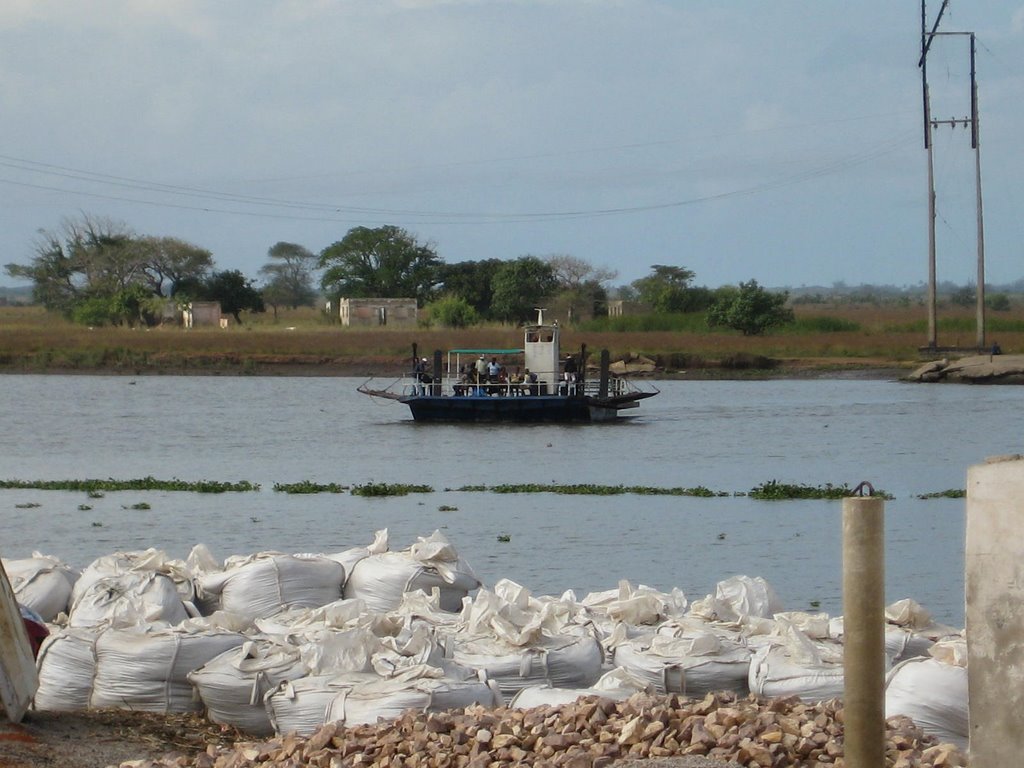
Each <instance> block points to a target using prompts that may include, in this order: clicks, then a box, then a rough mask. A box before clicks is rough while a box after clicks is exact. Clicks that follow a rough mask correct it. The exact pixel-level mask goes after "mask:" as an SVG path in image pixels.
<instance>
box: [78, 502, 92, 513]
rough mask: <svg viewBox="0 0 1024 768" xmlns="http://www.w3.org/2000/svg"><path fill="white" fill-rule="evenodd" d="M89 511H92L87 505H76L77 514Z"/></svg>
mask: <svg viewBox="0 0 1024 768" xmlns="http://www.w3.org/2000/svg"><path fill="white" fill-rule="evenodd" d="M90 509H92V507H91V506H89V505H88V504H79V505H78V511H79V512H88V511H89V510H90Z"/></svg>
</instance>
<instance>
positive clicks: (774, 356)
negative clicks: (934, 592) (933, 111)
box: [0, 306, 1024, 379]
mask: <svg viewBox="0 0 1024 768" xmlns="http://www.w3.org/2000/svg"><path fill="white" fill-rule="evenodd" d="M920 314H921V313H920V311H919V310H918V308H915V307H908V308H899V307H865V306H853V307H851V306H815V307H803V306H802V307H799V308H798V311H797V316H798V323H797V324H796V325H794V326H793V327H792V328H787V329H780V330H778V331H776V332H773V333H771V334H768V335H765V336H743V335H742V334H740V333H737V332H734V331H726V330H721V329H709V328H707V327H706V325H705V324H703V323H701V322H697V321H696V320H693V322H688V323H679V329H678V330H609V329H608V328H607V327H605V326H602V325H600V324H590V325H582V326H578V327H576V326H570V327H566V328H564V329H563V332H562V352H563V353H568V352H578V351H582V348H583V347H584V346H585V347H586V350H587V352H588V355H589V359H590V360H591V361H592V362H593V361H596V359H597V355H598V354H599V353H600V351H601V350H604V349H607V350H608V352H609V354H610V356H611V359H612V360H633V359H637V358H644V359H647V360H650V361H652V362H653V365H654V369H655V370H654V371H653V372H652V373H651V374H648V375H649V376H650V377H652V378H662V379H748V378H809V377H818V378H821V377H844V376H857V377H869V378H899V377H900V376H901V375H902V374H903V373H904V372H906V371H911V370H913V369H914V368H916V367H917V366H918V365H920V363H921V362H923V360H922V359H921V358H920V357H919V351H918V350H919V347H920V345H921V344H922V341H923V339H924V330H923V325H922V320H921V318H920ZM1021 315H1022V316H1021V318H1020V319H1019V320H1018V319H1017V318H1013V317H1006V318H1000V321H999V325H1000V327H999V329H998V331H999V335H998V339H999V343H1000V345H1001V347H1002V349H1003V350H1004V352H1006V353H1007V354H1010V353H1012V352H1013V351H1014V350H1024V309H1022V311H1021ZM243 319H244V320H245V322H244V323H243V324H242V325H234V324H232V325H231V326H229V327H228V328H227V329H220V328H193V329H185V328H180V327H176V326H162V327H157V328H152V329H143V328H134V329H133V328H123V327H117V328H88V327H84V326H80V325H74V324H72V323H69V322H67V321H65V320H63V319H62V318H60V317H59V316H54V315H52V314H49V313H46V312H45V311H43V310H42V309H41V308H39V307H0V373H43V374H45V373H59V374H75V373H85V374H120V375H131V376H142V375H183V374H184V375H257V376H354V377H364V378H370V377H376V378H385V377H388V376H391V377H398V376H400V375H402V374H403V373H404V372H406V370H407V369H408V367H409V361H410V360H411V358H412V354H413V349H414V346H415V349H416V350H417V353H418V354H419V355H422V354H428V355H429V354H430V353H431V352H433V351H434V350H442V351H443V350H448V349H455V348H462V349H512V348H517V347H519V346H520V345H521V344H522V330H521V329H520V328H517V327H515V326H512V325H497V324H495V325H487V326H474V327H471V328H439V327H427V326H416V327H404V328H403V327H392V326H386V327H380V326H375V327H371V328H347V327H342V326H341V325H339V324H337V323H332V322H329V321H328V320H327V319H326V318H325V317H324V316H323V315H322V314H321V313H319V312H318V311H316V310H313V309H309V308H306V309H299V310H294V311H282V312H281V314H280V317H279V318H277V320H276V321H275V320H274V319H273V318H272V317H268V316H265V315H253V316H246V317H244V318H243ZM684 319H685V318H684ZM691 320H692V318H691ZM697 320H699V318H697ZM953 321H956V323H962V322H964V319H963V318H949V323H948V324H946V325H943V326H942V332H943V339H944V340H948V341H949V343H960V342H961V341H963V340H964V339H963V335H962V334H961V333H960V331H958V330H955V331H950V330H947V327H948V328H952V329H957V328H959V325H957V324H956V323H954V322H953ZM993 324H996V321H995V320H993ZM1018 326H1019V327H1020V330H1017V328H1018Z"/></svg>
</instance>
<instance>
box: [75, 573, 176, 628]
mask: <svg viewBox="0 0 1024 768" xmlns="http://www.w3.org/2000/svg"><path fill="white" fill-rule="evenodd" d="M76 593H77V596H76V598H75V600H74V602H73V603H72V604H71V610H70V612H69V614H68V626H71V627H91V626H96V625H98V624H109V625H110V626H119V627H123V626H131V625H135V624H155V623H159V622H162V623H166V624H168V625H174V624H178V623H179V622H181V621H184V620H185V619H187V618H188V617H189V614H188V611H186V609H185V604H184V603H182V601H181V595H180V593H179V591H178V589H177V587H176V586H175V584H174V582H173V581H171V579H170V578H169V577H167V576H164V575H163V574H161V573H157V572H156V571H144V570H139V571H124V572H122V573H120V574H118V575H115V576H101V577H98V578H90V580H89V583H88V585H87V586H86V587H85V588H84V589H77V585H76Z"/></svg>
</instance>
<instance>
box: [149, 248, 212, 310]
mask: <svg viewBox="0 0 1024 768" xmlns="http://www.w3.org/2000/svg"><path fill="white" fill-rule="evenodd" d="M140 247H141V248H142V249H143V250H144V253H145V261H144V264H143V269H142V271H143V274H144V276H145V280H146V282H147V284H148V285H149V288H150V290H151V291H152V292H153V295H154V296H166V297H168V298H171V297H174V296H177V295H178V294H179V292H180V291H181V290H182V289H183V288H186V289H187V288H188V287H189V286H193V285H194V284H195V283H196V282H202V281H203V280H204V279H206V277H207V276H208V275H209V274H210V270H211V269H213V255H212V254H211V253H210V252H209V251H208V250H206V249H205V248H200V247H199V246H197V245H192V243H188V242H185V241H184V240H179V239H178V238H176V237H144V238H142V239H141V241H140Z"/></svg>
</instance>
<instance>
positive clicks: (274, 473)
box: [0, 376, 1024, 626]
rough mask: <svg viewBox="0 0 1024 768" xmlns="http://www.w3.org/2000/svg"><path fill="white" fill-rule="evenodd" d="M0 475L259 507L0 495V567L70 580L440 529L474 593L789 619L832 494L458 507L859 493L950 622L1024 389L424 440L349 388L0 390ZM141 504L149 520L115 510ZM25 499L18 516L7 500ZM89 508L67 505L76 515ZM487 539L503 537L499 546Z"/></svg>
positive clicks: (820, 383) (686, 386) (889, 558)
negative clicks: (771, 492)
mask: <svg viewBox="0 0 1024 768" xmlns="http://www.w3.org/2000/svg"><path fill="white" fill-rule="evenodd" d="M2 382H3V384H2V386H3V388H4V390H5V397H4V398H3V404H2V405H0V434H2V435H3V450H2V453H0V479H8V480H15V479H16V480H37V479H55V480H61V479H83V478H115V479H132V478H140V477H146V476H153V477H156V478H159V479H171V478H179V479H182V480H188V481H194V480H204V479H205V480H218V481H238V480H248V481H251V482H256V483H259V484H260V485H261V490H260V491H258V492H249V493H226V494H218V495H210V494H196V493H188V492H153V491H144V492H116V493H107V494H106V495H105V496H103V497H102V498H97V499H89V498H86V496H85V494H82V493H71V492H62V491H40V490H2V491H0V526H2V527H0V530H2V532H3V533H2V534H0V554H2V555H3V556H4V557H5V558H15V557H25V556H28V555H30V554H31V553H32V552H33V551H34V550H38V551H41V552H44V553H46V554H51V555H55V556H57V557H60V558H61V559H63V560H64V561H66V562H68V563H70V564H72V565H75V566H77V567H82V566H84V565H86V564H88V563H89V562H90V561H91V560H92V559H94V558H96V557H99V556H101V555H105V554H110V553H113V552H117V551H127V550H137V549H145V548H147V547H157V548H160V549H163V550H165V551H166V552H167V553H168V554H169V555H171V556H172V557H181V558H184V557H186V556H187V555H188V553H189V551H190V549H191V548H192V546H193V545H195V544H197V543H200V542H201V543H204V544H206V545H207V546H208V547H209V548H210V549H211V550H212V551H213V553H214V554H215V555H216V556H217V557H218V558H224V557H227V556H229V555H234V554H249V553H252V552H257V551H261V550H278V551H284V552H336V551H339V550H342V549H347V548H349V547H353V546H358V545H362V544H366V543H368V542H370V541H371V540H372V537H373V533H374V531H376V530H378V529H381V528H387V529H388V530H389V533H390V540H391V545H392V548H393V549H402V548H405V547H407V546H408V545H409V544H411V543H413V542H414V541H415V540H416V537H418V536H426V535H429V534H430V533H432V532H433V531H434V530H435V529H440V530H441V531H442V532H443V533H444V534H445V535H447V536H448V538H449V539H450V540H451V541H452V542H453V544H454V545H455V546H456V548H457V549H458V550H459V551H460V552H461V553H462V554H463V555H464V556H465V558H466V559H467V560H468V561H469V563H470V564H471V565H472V567H473V568H474V570H476V572H477V575H478V576H479V577H480V578H481V580H482V581H483V582H484V583H485V584H486V585H492V584H493V583H494V582H495V581H496V580H498V579H500V578H510V579H513V580H514V581H517V582H519V583H521V584H523V585H524V586H526V587H528V588H530V589H531V590H532V591H534V592H535V593H537V594H560V593H561V592H563V591H564V590H566V589H573V590H575V591H576V592H577V595H578V596H580V597H582V596H583V595H584V594H586V593H587V592H591V591H595V590H604V589H611V588H613V587H614V586H615V585H616V584H617V583H618V581H619V580H620V579H628V580H630V581H631V582H633V583H634V584H639V583H643V584H648V585H650V586H652V587H656V588H658V589H662V590H668V589H670V588H672V587H676V586H677V587H680V588H681V589H683V591H684V592H685V593H686V595H687V597H689V598H690V599H691V600H692V599H697V598H700V597H703V596H704V595H706V594H708V593H709V592H713V591H714V587H715V584H716V583H717V582H718V581H719V580H721V579H725V578H728V577H729V576H732V575H735V574H746V575H750V576H762V577H764V578H765V579H767V580H768V582H769V583H770V584H771V585H772V586H773V587H774V588H775V591H776V592H777V593H778V595H779V598H780V599H781V601H782V602H783V604H784V605H785V607H786V608H787V609H791V610H807V609H812V608H820V610H824V611H828V612H829V613H831V614H833V615H835V614H840V613H841V612H842V595H841V584H842V573H841V538H842V528H841V516H842V504H841V502H837V501H807V500H803V501H779V502H767V501H757V500H753V499H750V498H747V497H745V496H735V495H730V496H726V497H719V498H711V499H708V498H690V497H674V496H646V495H644V496H641V495H612V496H565V495H556V494H550V493H528V494H497V493H493V492H479V491H473V492H470V491H457V490H449V489H457V488H459V487H462V486H469V485H488V486H491V485H497V484H503V483H559V484H567V483H594V484H602V485H619V484H622V485H640V486H655V487H676V486H684V487H692V486H697V485H701V486H706V487H708V488H710V489H712V490H715V491H722V492H728V493H730V494H734V493H745V492H747V491H749V490H750V489H751V488H752V487H754V486H756V485H759V484H761V483H763V482H766V481H769V480H779V481H780V482H790V483H804V484H808V485H823V484H826V483H832V484H844V483H845V484H848V485H850V486H851V487H852V486H855V485H857V484H858V483H859V482H860V481H862V480H867V481H869V482H871V483H872V484H873V486H874V487H875V488H876V489H882V490H885V491H887V492H889V493H891V494H893V495H894V497H895V498H894V499H892V500H890V501H887V502H886V508H885V521H886V563H885V569H886V591H887V600H889V601H892V600H897V599H900V598H903V597H911V598H914V599H915V600H917V601H918V602H920V603H921V604H922V605H924V607H925V608H927V609H928V610H930V611H931V612H932V613H933V615H934V616H935V618H936V619H937V620H939V621H942V622H946V623H950V624H953V625H956V626H962V624H963V617H964V607H963V565H964V558H963V545H964V512H965V504H964V501H963V500H962V499H937V500H921V499H919V498H917V496H918V495H919V494H924V493H933V492H938V491H944V490H947V489H953V488H958V489H959V488H964V487H965V482H966V472H967V468H968V467H969V466H971V465H972V464H977V463H980V462H981V461H983V460H984V459H985V458H986V457H988V456H992V455H997V454H1006V453H1017V452H1021V437H1020V433H1019V431H1018V427H1017V424H1016V420H1015V419H1014V418H1013V417H1012V415H1013V414H1015V413H1017V412H1019V410H1020V408H1021V405H1022V402H1024V388H1019V387H977V386H975V387H970V386H957V385H908V384H901V383H897V382H893V381H877V380H852V379H849V380H848V379H823V380H810V381H807V380H801V381H759V382H729V381H725V382H723V381H715V382H690V381H669V382H657V383H656V386H658V388H659V389H660V390H661V393H660V394H659V395H658V396H657V397H654V398H651V399H649V400H645V401H644V402H643V404H642V405H641V407H640V408H639V409H638V411H637V412H636V415H635V416H633V417H631V418H629V419H623V420H621V421H620V422H619V423H613V424H596V425H572V426H569V425H565V426H563V425H533V426H523V425H450V426H449V425H423V424H416V423H414V422H413V421H412V420H411V419H410V417H409V415H408V411H407V409H406V407H405V406H402V405H400V404H398V403H393V402H387V401H377V400H373V399H370V398H367V397H365V396H363V395H360V394H358V393H357V392H356V391H355V390H356V386H357V385H358V384H359V383H361V381H360V380H356V379H348V378H278V377H266V378H261V377H137V378H129V377H114V376H6V377H4V378H3V380H2ZM302 480H309V481H313V482H317V483H328V482H335V483H341V484H344V485H352V484H362V483H367V482H371V481H372V482H388V483H414V484H426V485H429V486H431V487H433V488H434V491H433V492H432V493H426V494H413V495H409V496H405V497H389V498H371V499H367V498H362V497H355V496H351V495H350V494H347V493H344V494H329V493H320V494H313V495H290V494H285V493H281V492H275V491H274V490H273V485H274V484H275V483H295V482H299V481H302ZM140 502H144V503H146V504H148V505H149V507H150V508H149V509H142V510H140V509H132V507H133V505H135V504H138V503H140ZM30 504H31V505H38V506H32V507H26V505H30ZM83 506H84V507H90V508H88V509H85V508H82V507H83ZM499 537H501V538H502V539H504V538H506V537H507V539H508V540H507V541H499Z"/></svg>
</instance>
